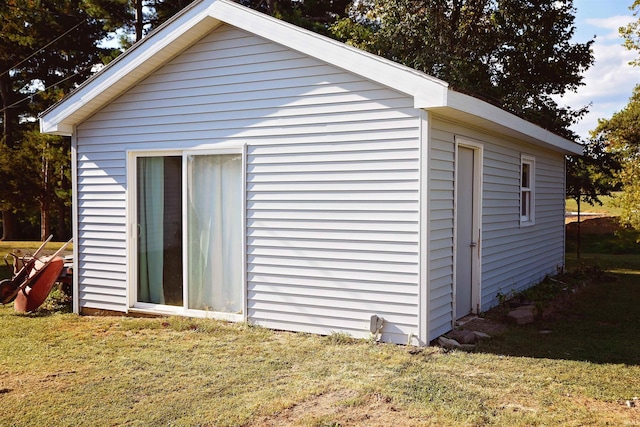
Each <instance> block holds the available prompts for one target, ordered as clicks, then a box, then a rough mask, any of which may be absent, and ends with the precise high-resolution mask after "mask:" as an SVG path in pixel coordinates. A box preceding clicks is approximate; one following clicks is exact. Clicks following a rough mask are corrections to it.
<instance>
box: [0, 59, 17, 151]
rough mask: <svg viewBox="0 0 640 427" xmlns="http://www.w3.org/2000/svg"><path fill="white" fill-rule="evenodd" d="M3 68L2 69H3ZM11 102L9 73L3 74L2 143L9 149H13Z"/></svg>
mask: <svg viewBox="0 0 640 427" xmlns="http://www.w3.org/2000/svg"><path fill="white" fill-rule="evenodd" d="M3 68H4V67H3ZM12 100H13V92H12V90H11V78H10V77H9V73H4V74H3V75H1V76H0V101H2V103H1V104H0V105H2V138H1V139H2V142H4V144H5V145H6V146H7V147H9V148H13V146H14V141H13V126H14V123H15V119H14V117H13V109H12V108H10V106H11V102H12Z"/></svg>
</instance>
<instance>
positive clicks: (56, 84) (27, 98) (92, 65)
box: [0, 64, 95, 113]
mask: <svg viewBox="0 0 640 427" xmlns="http://www.w3.org/2000/svg"><path fill="white" fill-rule="evenodd" d="M94 66H95V64H91V65H88V66H86V67H84V68H82V69H81V70H79V71H80V72H82V71H86V70H88V69H90V68H92V67H94ZM76 74H78V71H74V72H73V73H71V74H70V75H68V76H67V77H65V78H64V79H62V80H58V81H57V82H55V83H53V84H51V85H49V86H47V87H45V88H44V89H40V90H37V91H36V92H34V93H32V94H31V95H29V96H26V97H24V98H22V99H21V100H19V101H16V102H14V103H13V104H11V105H7V106H6V107H4V108H3V109H1V110H0V113H4V112H5V111H6V110H8V109H9V108H13V107H15V106H17V105H20V104H22V103H23V102H24V101H28V100H30V99H31V98H33V96H34V95H36V94H38V93H41V92H44V91H46V90H48V89H51V88H52V87H55V86H58V85H59V84H60V83H63V82H66V81H67V80H69V79H70V78H72V77H75V75H76Z"/></svg>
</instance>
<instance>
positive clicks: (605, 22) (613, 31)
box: [585, 15, 633, 41]
mask: <svg viewBox="0 0 640 427" xmlns="http://www.w3.org/2000/svg"><path fill="white" fill-rule="evenodd" d="M631 21H633V16H631V15H617V16H610V17H608V18H588V19H586V20H585V22H586V23H587V24H589V25H591V26H593V27H597V28H602V29H605V30H609V32H607V33H602V34H601V35H599V36H598V37H597V39H596V40H616V41H620V34H619V33H618V29H619V28H620V27H625V26H627V25H628V24H629V23H630V22H631Z"/></svg>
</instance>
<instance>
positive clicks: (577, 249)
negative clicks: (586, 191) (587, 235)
mask: <svg viewBox="0 0 640 427" xmlns="http://www.w3.org/2000/svg"><path fill="white" fill-rule="evenodd" d="M577 202H578V244H577V245H576V258H578V259H580V196H578V199H577Z"/></svg>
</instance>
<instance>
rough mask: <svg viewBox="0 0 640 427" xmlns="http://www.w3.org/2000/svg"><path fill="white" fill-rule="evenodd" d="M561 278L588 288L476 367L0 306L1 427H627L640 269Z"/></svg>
mask: <svg viewBox="0 0 640 427" xmlns="http://www.w3.org/2000/svg"><path fill="white" fill-rule="evenodd" d="M567 265H568V267H569V268H571V269H580V271H586V272H587V274H583V275H573V276H571V277H572V278H573V281H572V282H571V284H569V285H568V286H563V285H562V283H559V282H547V283H546V284H543V285H541V286H539V287H537V288H536V289H534V290H532V291H530V292H529V293H528V294H527V296H528V297H529V298H532V299H534V300H537V301H542V303H543V306H545V307H546V304H548V303H549V298H547V297H548V296H549V295H551V294H553V295H557V294H558V293H560V294H562V295H564V301H565V303H564V304H562V305H559V306H558V308H557V310H556V311H554V312H553V315H552V316H549V317H548V318H545V319H540V320H538V321H536V322H535V323H533V324H530V325H526V326H509V327H508V328H507V330H506V332H504V333H502V334H499V335H496V336H494V337H493V338H492V339H490V340H487V341H483V342H482V343H481V344H479V346H478V347H477V348H476V350H475V351H472V352H463V351H446V350H443V349H440V348H437V347H428V348H423V349H416V348H412V347H404V346H396V345H391V344H376V343H373V342H369V341H363V340H354V339H352V338H350V337H349V336H347V335H345V334H337V333H336V334H332V335H329V336H327V337H322V336H316V335H310V334H302V333H298V334H296V333H285V332H277V331H271V330H266V329H263V328H260V327H255V326H250V325H247V324H231V323H225V322H219V321H213V320H204V319H191V318H183V317H169V318H128V317H90V316H76V315H73V314H70V313H69V301H68V299H66V298H65V297H64V295H62V294H61V293H59V292H54V293H52V295H51V298H50V299H49V300H48V301H47V302H46V304H45V305H43V307H42V308H41V309H40V310H39V311H38V312H36V313H33V314H18V313H15V312H14V311H13V309H12V307H11V306H10V305H8V306H0V326H1V327H2V333H1V334H0V361H1V363H0V405H1V406H0V407H1V408H2V414H1V416H2V418H1V421H0V424H1V425H8V426H41V425H56V426H83V425H87V426H107V425H108V426H147V425H154V426H155V425H167V426H169V425H171V426H253V425H278V426H279V425H300V426H314V427H321V426H347V425H371V424H374V425H403V426H412V425H438V426H441V425H442V426H458V425H469V426H481V425H495V426H504V425H509V426H543V425H573V426H579V425H592V426H599V425H603V426H604V425H637V424H638V419H640V409H639V408H628V407H627V406H626V404H625V403H626V401H627V400H629V399H632V398H633V397H636V396H638V395H639V394H640V346H638V345H637V342H638V339H639V338H640V334H639V333H638V332H637V330H638V328H637V325H638V324H640V310H638V307H639V306H640V256H638V255H633V254H622V255H611V254H585V255H583V257H582V258H581V259H580V260H576V259H575V257H573V256H571V255H568V256H567ZM595 265H598V266H599V267H600V269H597V268H594V267H593V266H595ZM585 266H586V267H588V270H587V269H585ZM604 270H606V274H602V273H601V272H602V271H604ZM598 272H600V273H598ZM560 279H562V280H569V279H568V278H565V277H561V278H560ZM581 281H584V282H585V283H587V282H588V283H589V285H588V286H581ZM563 283H564V282H563ZM574 289H575V292H574V291H573V290H574ZM554 301H557V300H554ZM487 316H488V317H489V318H491V316H494V318H495V316H498V317H499V310H496V311H495V312H492V313H488V314H487ZM540 331H545V332H546V333H544V334H541V333H540Z"/></svg>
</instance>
